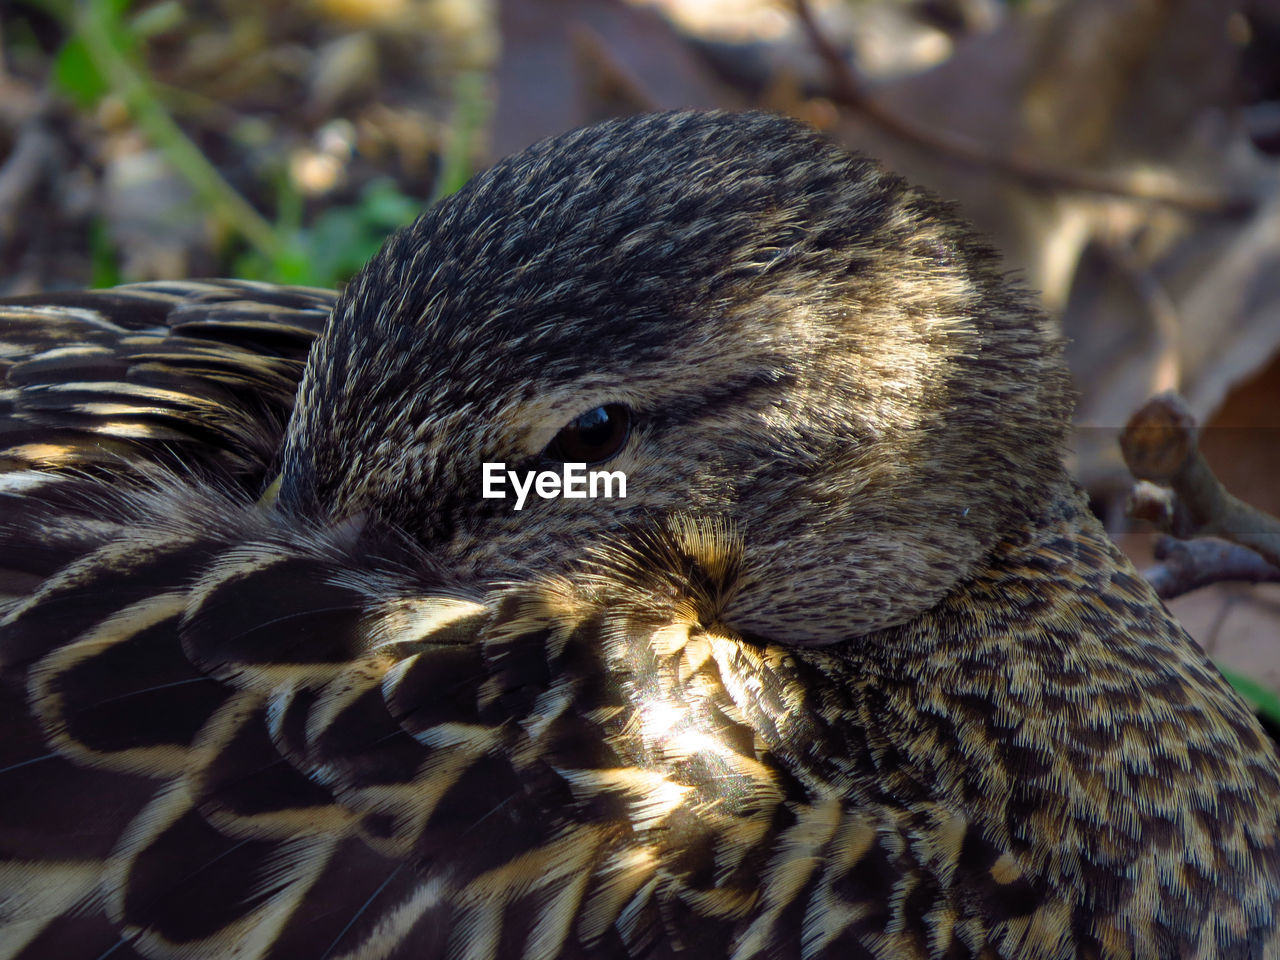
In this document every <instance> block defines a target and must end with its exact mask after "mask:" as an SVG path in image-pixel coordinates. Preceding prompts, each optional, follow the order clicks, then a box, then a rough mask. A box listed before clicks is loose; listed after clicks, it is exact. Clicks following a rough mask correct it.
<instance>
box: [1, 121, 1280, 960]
mask: <svg viewBox="0 0 1280 960" xmlns="http://www.w3.org/2000/svg"><path fill="white" fill-rule="evenodd" d="M0 330H2V331H3V335H2V336H0V344H2V346H0V351H2V352H0V376H3V390H2V391H0V499H3V501H4V502H3V504H2V505H0V678H2V679H3V687H2V691H3V692H2V695H0V710H2V712H0V731H2V735H0V956H2V957H4V958H21V960H38V958H55V957H56V958H67V960H81V958H87V960H93V958H107V957H111V958H114V960H121V958H149V960H150V958H179V957H180V958H213V957H218V958H228V957H235V958H239V960H243V958H255V960H256V958H263V960H286V958H316V960H338V958H346V960H374V958H379V960H382V958H418V960H423V958H425V960H433V958H449V960H454V958H456V960H463V958H466V960H554V958H565V960H569V958H582V957H602V958H641V957H644V958H680V957H690V958H711V960H720V958H722V960H730V958H732V960H752V958H755V960H791V958H795V960H801V958H804V960H810V958H835V957H840V958H876V960H899V958H901V960H916V958H920V960H923V958H960V957H974V958H1030V960H1053V958H1098V960H1103V958H1122V957H1123V958H1170V960H1172V958H1190V957H1199V958H1208V957H1214V958H1237V960H1244V958H1252V960H1257V958H1272V957H1280V759H1278V758H1277V752H1276V747H1275V745H1274V744H1273V743H1272V742H1271V741H1270V740H1269V739H1268V738H1267V736H1266V735H1265V734H1264V732H1263V731H1262V729H1261V728H1260V727H1259V724H1258V722H1257V720H1256V719H1255V718H1254V716H1253V715H1252V713H1251V712H1250V710H1249V708H1248V707H1247V705H1246V704H1245V703H1244V702H1243V701H1242V700H1241V699H1240V698H1239V697H1238V696H1237V695H1236V694H1235V693H1234V692H1233V691H1232V689H1231V688H1230V687H1229V686H1228V684H1227V683H1226V682H1225V681H1224V679H1223V678H1222V676H1221V675H1220V674H1219V673H1218V671H1217V670H1216V669H1215V667H1214V666H1213V664H1212V663H1211V661H1210V660H1209V659H1208V658H1207V657H1206V655H1205V653H1204V652H1203V651H1202V650H1201V649H1200V648H1199V647H1198V646H1197V645H1196V643H1195V642H1194V641H1193V640H1192V639H1191V638H1190V637H1189V636H1188V635H1187V634H1186V633H1185V632H1184V630H1183V629H1182V628H1181V627H1180V626H1179V625H1178V623H1177V622H1176V620H1175V619H1174V618H1173V617H1172V615H1171V614H1170V613H1169V612H1168V611H1167V610H1166V609H1165V608H1164V607H1163V606H1162V604H1161V603H1160V601H1159V600H1158V599H1157V598H1156V596H1155V594H1154V593H1153V592H1152V590H1151V588H1150V587H1149V586H1148V585H1147V583H1146V582H1145V581H1144V580H1143V579H1142V577H1141V576H1140V575H1139V574H1138V573H1137V572H1136V571H1135V570H1134V569H1133V567H1132V566H1131V565H1130V564H1129V562H1128V561H1127V560H1126V559H1125V558H1124V556H1123V555H1122V554H1121V553H1120V552H1119V551H1118V550H1117V549H1116V548H1115V546H1114V545H1113V544H1112V543H1111V541H1110V540H1109V539H1108V538H1107V535H1106V533H1105V532H1104V530H1103V528H1102V527H1101V526H1100V524H1099V523H1098V521H1097V520H1096V519H1095V518H1094V516H1093V515H1092V514H1091V512H1090V510H1089V507H1088V502H1087V500H1086V498H1085V496H1084V495H1083V493H1082V491H1081V490H1080V489H1079V488H1078V487H1077V486H1076V484H1075V483H1074V481H1073V480H1072V479H1071V477H1070V476H1069V474H1068V473H1067V471H1066V469H1065V468H1064V466H1063V456H1064V452H1065V449H1066V444H1067V442H1068V441H1067V433H1068V424H1069V419H1070V410H1071V405H1072V389H1071V386H1070V383H1069V378H1068V374H1067V371H1066V367H1065V364H1064V360H1063V341H1062V338H1061V336H1060V334H1059V333H1058V331H1057V329H1056V327H1055V326H1054V324H1053V322H1052V321H1051V320H1050V319H1049V318H1048V317H1047V316H1046V315H1045V314H1044V313H1043V312H1042V310H1041V309H1040V308H1039V307H1038V306H1037V304H1036V301H1035V298H1034V295H1033V294H1032V293H1031V292H1030V291H1029V290H1027V289H1026V288H1025V287H1023V286H1022V285H1021V283H1020V282H1019V281H1018V280H1017V278H1016V277H1011V276H1009V275H1007V274H1006V273H1005V272H1004V270H1003V269H1002V267H1001V265H1000V260H999V258H998V257H997V255H996V254H995V253H994V252H993V250H992V249H991V248H990V247H989V246H988V245H987V243H986V242H985V241H984V240H983V239H981V238H980V237H979V236H978V235H977V234H976V233H975V232H974V230H973V229H972V228H971V227H970V226H968V225H967V223H966V222H965V221H964V219H963V218H962V217H961V215H960V214H959V213H958V212H957V211H956V210H955V209H954V208H953V207H952V206H951V205H949V204H948V203H946V202H944V201H942V200H940V199H938V198H936V197H934V196H933V195H932V194H930V193H929V192H927V191H925V190H923V189H921V188H918V187H915V186H912V185H910V184H908V183H907V182H905V181H904V180H902V179H901V178H899V177H897V176H895V175H893V174H892V173H889V172H886V171H885V170H883V169H881V168H880V167H879V166H878V165H876V164H875V163H874V162H873V161H871V160H870V159H868V158H865V157H863V156H861V155H859V154H856V153H854V152H851V151H849V150H847V149H845V148H844V147H843V146H841V145H839V144H837V143H835V142H833V141H832V140H830V139H828V138H827V137H826V136H824V135H823V134H821V133H819V132H816V131H814V130H813V129H811V128H809V127H807V126H805V125H803V124H801V123H799V122H797V121H794V120H790V119H786V118H783V117H778V116H772V115H768V114H763V113H729V112H715V111H712V112H699V111H676V112H669V113H660V114H647V115H640V116H635V117H628V118H622V119H616V120H610V121H606V122H604V123H600V124H597V125H594V126H590V127H586V128H583V129H580V130H576V131H573V132H570V133H566V134H563V135H560V136H557V137H553V138H550V139H547V140H544V141H541V142H539V143H537V144H535V145H533V146H531V147H529V148H528V149H526V150H524V151H523V152H520V153H518V154H515V155H514V156H512V157H508V158H507V159H504V160H501V161H499V162H498V163H496V164H495V165H494V166H492V167H490V168H489V169H487V170H486V171H484V172H481V173H479V174H477V175H476V176H475V177H474V178H472V180H471V181H470V182H469V183H468V184H467V185H466V186H465V187H463V188H462V189H461V190H460V191H459V192H457V193H456V194H454V195H452V196H451V197H448V198H446V199H444V200H442V201H440V202H439V203H437V204H436V205H434V206H432V207H431V208H429V209H428V210H427V211H426V212H425V213H424V214H423V215H422V216H421V217H420V218H419V219H418V220H416V221H415V222H414V223H413V224H411V225H409V226H408V227H406V228H404V229H402V230H401V231H400V232H398V233H396V234H394V235H393V236H391V237H390V238H389V239H388V241H387V242H386V243H385V245H384V246H383V248H382V249H381V250H380V251H379V252H378V253H377V254H376V255H375V256H374V257H373V258H372V260H370V262H369V263H368V264H367V265H366V266H365V267H364V268H363V269H362V270H361V271H360V272H359V273H358V274H357V275H356V276H355V277H354V278H353V279H352V281H351V282H350V283H349V284H348V285H347V286H346V287H345V289H344V290H343V291H342V292H341V293H333V292H329V291H322V290H311V289H304V288H293V287H283V286H272V285H268V284H262V283H251V282H247V281H231V280H226V281H183V282H152V283H139V284H133V285H125V286H121V287H117V288H113V289H107V290H99V291H88V292H75V293H47V294H35V295H30V296H26V297H18V298H10V299H8V300H5V301H4V302H3V303H2V304H0ZM593 473H595V474H607V475H608V476H607V477H606V479H608V480H610V481H612V480H613V479H614V478H615V476H616V477H620V478H622V481H625V482H624V483H623V482H621V481H620V482H617V483H614V484H613V486H612V490H611V492H605V491H603V490H602V489H597V490H596V491H595V494H596V495H594V496H592V495H591V490H590V488H589V485H588V484H587V483H586V481H585V480H582V478H584V477H589V476H591V475H592V474H593ZM548 477H549V478H550V479H547V478H548ZM575 478H577V479H578V480H580V481H582V482H580V483H578V489H576V490H575V487H574V483H575ZM490 481H492V482H491V483H490ZM486 484H490V485H489V486H486ZM517 485H520V486H522V489H524V490H525V491H526V497H525V499H524V501H523V503H522V505H521V508H520V509H516V504H517V498H516V496H515V488H516V486H517ZM570 494H572V495H570Z"/></svg>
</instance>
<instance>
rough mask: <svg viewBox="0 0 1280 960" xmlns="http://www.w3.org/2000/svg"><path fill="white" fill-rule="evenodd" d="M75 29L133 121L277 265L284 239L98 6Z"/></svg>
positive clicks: (78, 17)
mask: <svg viewBox="0 0 1280 960" xmlns="http://www.w3.org/2000/svg"><path fill="white" fill-rule="evenodd" d="M74 24H75V30H76V33H78V34H79V35H80V38H81V39H82V40H83V41H84V45H85V49H86V50H87V51H88V54H89V57H90V58H91V59H92V60H93V64H94V66H95V67H96V68H97V70H98V72H99V73H101V74H102V76H103V77H105V78H106V79H107V81H108V82H109V83H110V85H111V87H112V89H113V90H115V91H116V93H117V94H119V96H120V97H121V98H122V99H123V100H124V104H125V107H126V108H127V109H128V111H129V114H130V116H132V117H133V120H134V122H135V123H136V124H137V125H138V127H139V128H140V129H141V130H142V132H143V133H144V134H146V136H147V137H148V138H150V140H151V141H152V142H153V143H154V144H155V145H156V146H157V147H158V148H159V149H160V150H161V151H162V152H163V153H164V154H165V156H166V157H167V158H168V160H169V162H170V163H172V164H173V165H174V166H175V167H176V168H177V169H178V171H179V172H180V173H181V174H182V175H183V176H184V177H185V178H186V179H187V182H188V183H190V184H191V186H192V188H193V189H194V190H195V191H196V194H197V195H198V196H199V197H200V198H201V200H202V201H203V202H204V203H205V204H207V205H208V206H209V207H210V208H211V209H212V210H214V211H215V212H216V213H217V214H218V215H220V216H221V217H222V218H223V219H224V220H225V221H226V222H227V223H229V224H230V225H231V226H232V228H233V229H235V230H236V231H237V232H238V233H240V234H241V235H242V236H243V237H244V238H245V239H246V240H248V241H249V243H250V244H251V245H252V246H253V247H254V248H255V249H256V250H257V251H258V252H259V253H260V254H262V255H263V256H264V257H267V258H268V259H271V260H275V259H277V258H278V257H279V256H280V255H281V254H282V253H283V252H284V248H285V245H284V243H283V242H282V241H281V239H280V236H279V235H278V234H277V233H276V231H275V229H274V228H273V227H272V226H271V224H270V223H268V222H267V220H266V219H265V218H264V217H263V216H262V215H261V214H259V213H258V211H257V210H255V209H254V208H253V207H252V206H251V205H250V204H249V202H248V201H247V200H245V199H244V197H242V196H240V194H239V193H237V192H236V190H235V188H234V187H232V186H231V184H229V183H227V181H226V180H224V179H223V177H222V175H221V174H220V173H218V171H217V169H216V168H215V167H214V166H213V164H211V163H210V162H209V161H208V159H207V158H206V157H205V155H204V154H203V153H201V152H200V149H199V148H198V147H197V146H196V145H195V144H194V143H192V142H191V141H190V140H189V139H188V138H187V135H186V134H185V133H183V132H182V129H181V128H180V127H179V126H178V125H177V123H175V122H174V120H173V118H172V117H171V116H169V114H168V113H167V112H166V111H165V109H164V107H163V106H161V105H160V102H159V101H158V100H157V99H156V98H155V97H154V96H153V95H152V93H151V90H150V88H149V86H148V84H147V81H146V79H145V78H144V77H143V76H142V75H141V74H140V73H139V72H138V71H137V70H135V69H134V67H133V65H132V64H130V63H129V61H128V59H127V58H125V57H124V56H122V55H121V54H120V51H118V50H117V49H116V47H115V45H114V44H113V43H112V42H111V35H110V32H109V31H108V30H107V27H106V24H105V23H104V22H103V20H102V16H101V13H100V12H99V9H98V5H97V4H95V3H94V2H93V0H89V2H87V3H80V4H78V5H77V6H76V11H75V15H74Z"/></svg>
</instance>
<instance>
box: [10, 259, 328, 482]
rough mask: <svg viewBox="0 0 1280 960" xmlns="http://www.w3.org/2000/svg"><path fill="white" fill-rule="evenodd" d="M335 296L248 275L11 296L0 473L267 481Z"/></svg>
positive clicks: (322, 291)
mask: <svg viewBox="0 0 1280 960" xmlns="http://www.w3.org/2000/svg"><path fill="white" fill-rule="evenodd" d="M333 301H334V294H333V293H331V292H329V291H324V290H312V289H307V288H301V287H277V286H271V285H268V284H256V283H248V282H242V281H206V282H199V281H189V282H172V283H140V284H133V285H129V286H123V287H116V288H114V289H110V290H100V291H93V292H76V293H66V294H41V295H39V296H38V297H16V298H9V299H7V300H0V476H3V475H4V472H14V471H18V472H21V473H23V474H25V475H26V479H25V480H23V481H19V480H17V479H15V478H13V477H9V478H8V482H9V483H10V484H16V483H18V482H25V483H31V482H34V479H33V478H32V477H31V476H30V473H29V472H30V471H46V472H47V471H65V470H67V469H69V468H70V469H76V470H85V469H89V470H98V471H102V472H103V474H104V475H107V476H113V477H119V476H125V475H127V474H129V472H130V471H131V468H133V467H135V466H138V465H145V464H162V465H165V466H169V467H178V468H180V469H181V470H182V471H183V472H184V473H186V474H187V475H190V476H198V477H202V478H207V479H210V480H216V481H220V482H223V483H230V484H233V485H235V486H237V487H239V488H242V489H253V488H254V487H261V486H262V485H263V484H264V483H265V482H266V481H267V480H268V479H269V474H270V471H271V469H272V467H273V464H274V460H275V458H276V456H277V454H278V451H279V448H280V445H281V444H280V441H281V438H282V436H283V432H284V424H285V422H286V420H287V419H288V416H289V413H290V411H291V409H292V407H293V397H294V393H295V392H296V389H297V385H298V379H299V377H300V376H301V374H302V367H303V364H304V362H305V360H306V356H307V352H308V350H309V349H310V347H311V343H312V341H313V340H314V339H315V337H316V336H317V335H318V333H319V332H320V330H321V329H322V327H323V326H324V323H325V321H326V319H327V318H328V315H329V311H330V309H331V308H332V306H333Z"/></svg>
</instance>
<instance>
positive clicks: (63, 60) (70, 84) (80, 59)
mask: <svg viewBox="0 0 1280 960" xmlns="http://www.w3.org/2000/svg"><path fill="white" fill-rule="evenodd" d="M53 82H54V85H55V86H56V87H57V88H58V89H59V90H61V91H62V92H63V93H65V94H66V95H67V96H68V97H70V98H71V99H72V100H73V101H75V104H76V106H78V107H81V108H87V107H92V106H93V105H94V104H95V103H97V102H98V101H99V100H100V99H101V98H102V96H103V94H105V93H106V92H107V90H108V87H107V81H106V80H104V79H103V78H102V74H100V73H99V72H98V68H97V67H95V66H94V65H93V60H92V59H90V57H89V52H88V51H87V50H86V49H85V46H84V41H83V40H81V39H80V38H79V37H72V38H71V39H70V40H68V41H67V42H66V43H64V44H63V45H62V49H61V50H59V51H58V55H57V56H56V57H55V58H54V61H53Z"/></svg>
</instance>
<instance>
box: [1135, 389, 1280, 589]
mask: <svg viewBox="0 0 1280 960" xmlns="http://www.w3.org/2000/svg"><path fill="white" fill-rule="evenodd" d="M1120 450H1121V452H1122V453H1123V454H1124V459H1125V463H1126V464H1127V465H1128V467H1129V471H1130V472H1131V473H1132V474H1133V475H1134V476H1135V477H1136V478H1138V480H1140V481H1145V483H1139V484H1138V486H1136V487H1135V488H1134V495H1133V501H1132V508H1131V512H1133V513H1134V514H1135V515H1136V516H1141V517H1143V518H1144V519H1148V520H1151V521H1152V522H1153V523H1155V524H1156V525H1157V526H1159V527H1161V528H1162V529H1164V530H1166V531H1168V532H1170V533H1172V534H1173V535H1174V536H1175V537H1178V538H1179V539H1183V540H1186V539H1190V538H1192V537H1221V538H1222V539H1224V540H1229V541H1231V542H1232V543H1233V544H1238V545H1239V546H1240V547H1243V548H1247V550H1248V551H1251V552H1252V554H1253V555H1254V556H1255V557H1256V563H1255V562H1254V561H1252V560H1249V561H1246V560H1245V559H1243V558H1242V557H1241V555H1240V554H1237V553H1236V552H1234V551H1229V552H1222V551H1220V552H1218V553H1216V554H1215V553H1213V552H1212V551H1210V550H1209V549H1208V548H1200V547H1196V548H1195V549H1196V550H1197V551H1198V552H1197V553H1196V554H1195V555H1194V556H1191V555H1188V557H1186V558H1184V560H1183V561H1180V562H1182V565H1183V567H1185V568H1186V570H1192V569H1194V571H1195V572H1194V574H1192V573H1190V572H1185V571H1184V573H1183V574H1181V575H1180V576H1182V577H1183V579H1184V580H1185V581H1186V582H1192V581H1195V585H1196V586H1202V585H1203V584H1205V583H1210V582H1214V581H1217V580H1239V579H1245V580H1251V581H1253V582H1258V578H1257V577H1256V576H1255V572H1256V571H1258V570H1261V569H1263V568H1270V569H1272V570H1275V571H1276V576H1275V577H1273V576H1272V575H1271V574H1270V573H1268V574H1267V575H1266V576H1265V577H1262V579H1266V580H1271V579H1280V520H1277V519H1276V518H1275V517H1273V516H1271V515H1270V514H1267V513H1264V512H1263V511H1261V510H1258V509H1257V508H1256V507H1251V506H1249V504H1247V503H1245V502H1244V501H1242V500H1239V499H1237V498H1236V497H1233V496H1232V495H1231V494H1230V493H1228V492H1227V491H1226V489H1225V488H1224V487H1223V486H1222V483H1221V482H1220V481H1219V480H1218V478H1217V477H1216V476H1214V474H1213V471H1212V470H1211V469H1210V467H1209V464H1208V463H1207V462H1206V461H1205V459H1204V456H1203V455H1202V454H1201V453H1200V449H1199V446H1198V437H1197V431H1196V424H1195V419H1194V418H1193V417H1192V416H1191V412H1190V411H1189V410H1188V409H1187V406H1186V403H1185V402H1184V401H1183V399H1182V398H1181V397H1180V396H1178V395H1177V394H1176V393H1162V394H1160V395H1159V396H1157V397H1154V398H1152V399H1151V400H1149V401H1148V402H1147V403H1146V404H1145V405H1144V406H1143V407H1142V409H1140V410H1139V411H1138V412H1137V413H1135V414H1134V415H1133V417H1132V418H1130V420H1129V423H1128V425H1127V426H1126V427H1125V430H1124V433H1123V434H1122V435H1121V437H1120ZM1152 485H1157V486H1155V487H1153V486H1152ZM1215 560H1216V562H1217V563H1218V564H1219V568H1218V570H1217V572H1216V573H1215V572H1214V569H1213V568H1212V565H1211V562H1212V561H1215ZM1259 564H1261V567H1259V566H1258V565H1259ZM1242 571H1248V574H1247V575H1246V576H1240V575H1239V574H1240V573H1241V572H1242ZM1187 589H1191V587H1188V588H1187Z"/></svg>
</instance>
